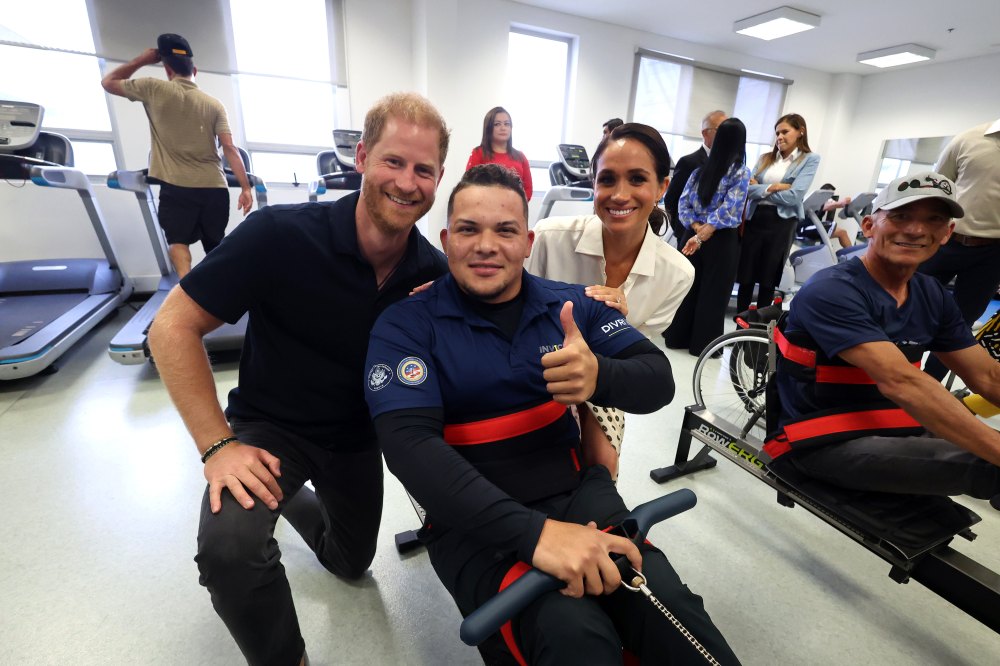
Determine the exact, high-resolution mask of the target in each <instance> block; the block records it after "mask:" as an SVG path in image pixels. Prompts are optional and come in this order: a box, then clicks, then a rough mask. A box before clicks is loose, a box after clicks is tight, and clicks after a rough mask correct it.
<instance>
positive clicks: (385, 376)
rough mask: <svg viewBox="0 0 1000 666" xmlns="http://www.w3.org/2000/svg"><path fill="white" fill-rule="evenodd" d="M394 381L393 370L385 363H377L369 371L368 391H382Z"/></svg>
mask: <svg viewBox="0 0 1000 666" xmlns="http://www.w3.org/2000/svg"><path fill="white" fill-rule="evenodd" d="M391 381H392V368H390V367H389V366H387V365H386V364H385V363H376V364H375V365H373V366H372V367H371V370H369V371H368V390H370V391H381V390H382V389H384V388H385V387H386V386H388V385H389V382H391Z"/></svg>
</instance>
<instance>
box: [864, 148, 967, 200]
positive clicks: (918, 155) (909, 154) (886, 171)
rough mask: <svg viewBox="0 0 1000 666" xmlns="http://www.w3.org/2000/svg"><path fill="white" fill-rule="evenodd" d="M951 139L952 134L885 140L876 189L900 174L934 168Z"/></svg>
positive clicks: (879, 188) (905, 174)
mask: <svg viewBox="0 0 1000 666" xmlns="http://www.w3.org/2000/svg"><path fill="white" fill-rule="evenodd" d="M949 141H951V137H950V136H922V137H914V138H910V139H886V140H885V141H883V142H882V159H881V162H880V163H879V170H878V175H877V177H876V182H875V191H876V192H878V191H880V190H881V189H882V188H883V187H885V186H886V185H888V184H889V183H891V182H892V181H893V180H895V179H896V178H899V177H900V176H908V175H910V174H911V173H917V172H918V171H930V170H931V169H933V168H934V164H935V163H936V162H937V159H938V156H939V155H940V154H941V151H943V150H944V148H945V146H947V145H948V142H949Z"/></svg>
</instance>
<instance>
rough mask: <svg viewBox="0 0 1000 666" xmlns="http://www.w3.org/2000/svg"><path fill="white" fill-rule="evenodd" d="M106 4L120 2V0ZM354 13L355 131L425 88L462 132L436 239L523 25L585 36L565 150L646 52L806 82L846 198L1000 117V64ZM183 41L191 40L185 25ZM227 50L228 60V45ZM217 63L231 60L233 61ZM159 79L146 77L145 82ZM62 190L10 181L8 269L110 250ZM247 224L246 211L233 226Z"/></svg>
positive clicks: (514, 6)
mask: <svg viewBox="0 0 1000 666" xmlns="http://www.w3.org/2000/svg"><path fill="white" fill-rule="evenodd" d="M103 1H104V3H105V4H108V5H112V4H114V3H115V2H117V1H118V0H103ZM143 1H144V2H145V1H147V0H143ZM218 1H219V0H216V2H218ZM135 4H138V3H135ZM344 14H345V25H346V28H347V38H346V45H345V47H346V53H347V77H348V84H349V86H350V101H351V125H352V126H353V127H354V128H360V127H361V125H362V121H363V119H364V114H365V111H366V110H367V109H368V108H369V106H370V105H371V104H372V103H373V102H374V101H375V100H376V99H378V98H379V97H381V96H382V95H384V94H386V93H388V92H392V91H396V90H416V91H418V92H422V93H424V94H426V95H428V96H429V97H430V98H431V100H432V101H433V102H434V103H435V104H436V105H437V106H438V107H439V108H440V110H441V112H442V113H443V114H444V116H445V118H446V119H447V121H448V123H449V125H450V126H451V128H452V141H451V150H450V153H449V156H448V159H447V161H446V163H445V167H446V171H445V177H444V179H443V181H442V184H441V187H440V189H439V196H438V201H437V203H436V204H435V206H434V208H433V209H432V211H431V213H430V214H429V215H428V217H427V219H426V220H425V221H424V223H423V224H422V225H421V227H422V230H423V231H424V232H425V233H426V234H427V235H428V236H429V237H430V238H432V239H434V240H435V242H436V239H437V235H438V234H437V230H438V229H440V228H441V227H442V226H443V222H444V217H445V213H444V210H445V203H446V201H447V194H448V193H449V192H450V191H451V188H452V187H453V186H454V184H455V183H456V182H457V181H458V179H459V177H460V176H461V174H462V171H463V170H464V167H465V163H466V161H467V159H468V155H469V151H470V150H471V149H472V147H473V146H475V145H477V144H478V143H479V137H480V132H481V127H482V117H483V114H484V113H485V112H486V111H487V110H488V109H489V108H491V107H492V106H495V105H497V104H503V102H504V100H502V99H500V96H501V95H502V88H503V82H504V76H505V71H506V62H507V35H508V30H509V29H510V27H511V25H512V24H518V25H524V26H531V27H535V28H540V29H543V30H551V31H555V32H559V33H565V34H569V35H573V36H575V37H576V38H577V40H578V42H577V43H578V49H579V50H578V54H577V55H578V60H577V74H576V78H575V82H574V85H573V87H572V98H571V99H570V109H571V112H570V118H569V122H568V125H567V127H566V136H565V137H553V139H552V142H553V145H554V144H556V143H557V142H558V141H559V140H560V139H565V140H567V141H569V142H571V143H580V144H582V145H584V146H588V147H592V146H594V145H596V143H597V139H598V137H599V133H600V128H601V124H602V123H603V122H604V121H605V120H607V119H608V118H611V117H614V116H620V117H623V118H624V117H626V116H627V112H628V100H629V94H630V89H631V82H632V74H633V66H634V54H635V50H636V49H637V48H646V49H652V50H658V51H665V52H670V53H675V54H679V55H686V56H689V57H692V58H695V59H697V60H700V61H704V62H710V63H713V64H716V65H720V66H724V67H729V68H733V69H739V68H748V69H754V70H758V71H765V72H769V73H773V74H778V75H781V76H785V77H786V78H790V79H793V80H794V81H795V83H794V85H792V86H791V87H790V89H789V92H788V96H787V99H786V104H785V110H786V111H787V112H796V113H800V114H802V115H803V116H804V117H805V118H806V119H807V121H808V123H809V133H810V143H811V145H812V147H813V149H814V150H816V151H817V152H819V153H820V154H821V155H822V156H823V161H822V163H821V167H820V170H819V173H818V174H817V183H821V182H824V181H828V180H829V181H832V182H834V183H835V184H836V185H837V186H838V187H839V188H840V189H841V190H843V191H856V190H863V189H867V188H868V187H869V186H870V184H871V179H872V175H873V174H874V169H875V164H876V161H877V158H878V155H879V152H880V149H881V142H882V140H883V139H885V138H895V137H908V136H927V135H941V134H953V133H955V132H957V131H959V130H961V129H964V128H965V127H968V126H971V125H973V124H975V123H979V122H985V121H986V120H988V119H993V118H996V117H997V116H998V115H1000V90H998V89H997V87H996V86H993V85H988V84H987V82H992V81H994V80H995V77H996V71H997V70H998V66H1000V56H992V57H989V58H980V59H976V60H968V61H960V62H953V63H943V64H940V65H930V66H924V67H918V68H913V69H909V70H903V71H898V72H887V73H878V74H873V75H870V76H866V77H858V76H856V75H839V76H832V75H829V74H826V73H822V72H816V71H813V70H808V69H804V68H801V67H796V66H794V65H787V64H781V63H777V62H773V61H768V60H763V59H760V58H751V57H747V56H742V55H740V54H736V53H732V52H728V51H721V50H717V49H713V48H711V47H708V46H705V45H701V44H695V43H692V42H685V41H681V40H677V39H671V38H667V37H662V36H659V35H654V34H651V33H647V32H643V31H638V30H633V29H629V28H622V27H619V26H614V25H610V24H604V23H598V22H596V21H592V20H589V19H581V18H577V17H573V16H569V15H566V14H561V13H558V12H552V11H547V10H542V9H538V8H534V7H529V6H526V5H522V4H519V3H515V2H509V1H508V0H380V1H379V2H370V1H368V0H345V1H344ZM222 15H224V12H215V11H212V12H207V13H204V14H199V15H198V16H197V19H198V21H206V20H211V21H217V20H220V19H218V18H216V17H217V16H222ZM191 20H194V19H191ZM189 22H190V21H189ZM140 28H141V30H143V31H146V32H148V31H149V30H150V28H149V26H148V25H141V26H139V25H137V26H136V29H137V30H139V29H140ZM218 28H219V31H218V33H216V34H224V27H223V26H222V25H219V26H218ZM178 32H181V33H182V34H183V30H178ZM116 34H121V33H120V31H117V30H114V31H112V30H105V31H103V40H102V41H103V44H102V45H101V48H102V50H103V51H104V52H105V53H109V54H116V55H118V56H120V57H121V58H123V59H124V58H128V57H131V56H132V55H135V54H133V53H131V52H125V51H126V50H127V49H134V47H135V45H134V44H131V43H126V42H125V41H122V42H120V43H116V42H115V41H114V39H115V37H114V36H115V35H116ZM192 46H195V45H192ZM217 50H219V51H220V53H221V48H220V49H217ZM195 53H196V54H197V53H198V49H197V47H195ZM217 59H218V60H222V57H221V55H220V56H219V57H218V58H217ZM115 64H117V63H115V62H112V63H109V64H108V66H109V67H113V66H114V65H115ZM157 71H158V70H156V69H147V70H143V72H142V75H147V74H151V73H155V72H157ZM159 71H162V70H159ZM197 80H198V83H199V85H200V86H202V87H203V88H204V89H205V90H206V91H207V92H209V93H210V94H212V95H215V96H217V97H219V98H220V99H221V100H222V101H223V102H224V103H225V104H226V106H227V107H228V108H229V109H231V110H232V109H234V108H235V98H236V91H235V87H234V83H233V80H232V78H231V77H229V76H225V75H221V74H212V73H207V72H206V73H202V74H200V75H199V76H198V79H197ZM95 85H96V82H95ZM111 110H112V114H113V119H114V121H115V123H116V126H117V128H118V131H119V133H120V140H121V146H122V149H123V155H124V158H125V165H123V166H126V167H128V168H139V167H141V166H144V165H145V162H146V155H147V154H148V151H149V136H148V129H147V125H146V118H145V114H144V113H143V110H142V106H141V105H140V104H133V103H130V102H128V101H126V100H123V99H118V98H115V99H113V100H112V103H111ZM230 120H231V122H232V124H233V126H234V127H233V129H234V136H236V137H240V136H241V134H242V132H241V130H240V128H239V118H238V117H237V115H236V114H235V113H233V112H231V113H230ZM527 120H528V121H530V119H527ZM517 121H518V122H525V119H517ZM530 157H532V158H534V159H540V158H539V157H536V156H530ZM677 157H680V156H679V155H675V156H674V158H675V159H676V158H677ZM541 159H544V156H542V157H541ZM95 189H96V190H97V191H98V198H99V201H100V202H101V205H102V206H103V207H104V212H105V214H106V216H107V217H108V222H109V226H110V227H111V232H112V234H113V236H114V239H115V241H116V244H117V245H118V246H119V250H120V252H121V253H122V263H123V265H124V267H125V269H126V271H127V272H129V274H130V275H132V276H133V277H135V278H139V283H140V284H139V286H140V288H151V287H150V285H155V282H156V276H157V274H158V271H157V268H156V263H155V261H154V258H153V254H152V249H151V248H149V247H148V241H147V240H146V237H145V232H144V231H143V230H142V228H141V223H140V218H139V214H138V210H137V208H136V206H137V204H136V203H135V201H134V198H133V197H132V195H130V194H126V193H122V192H114V191H107V189H106V188H105V187H103V186H95ZM51 194H53V193H52V191H46V190H41V188H37V187H34V186H32V185H30V184H29V185H27V186H25V187H24V188H22V189H15V188H11V187H6V186H0V211H2V212H0V216H2V217H0V260H11V259H18V258H28V257H58V256H95V255H99V254H100V252H99V248H98V246H97V243H96V240H94V239H93V238H92V233H91V232H90V229H89V223H88V222H87V219H86V216H85V214H84V211H83V207H82V206H80V205H79V204H78V203H77V202H76V201H75V196H74V195H72V194H71V193H62V192H60V193H56V194H59V195H63V194H67V195H68V196H46V195H51ZM269 199H270V202H271V203H297V202H302V201H305V200H306V192H305V190H304V188H299V189H297V190H296V189H292V188H281V187H271V188H270V191H269ZM540 199H541V197H540V196H539V197H536V199H535V201H534V202H533V203H532V206H531V214H532V218H534V216H535V214H536V212H537V210H538V206H539V204H540ZM234 206H235V197H234ZM562 206H563V207H562V208H560V207H559V206H557V208H556V210H554V211H553V212H554V213H555V214H564V213H575V212H577V211H579V210H581V209H582V210H586V208H587V206H586V205H582V204H576V205H575V206H571V205H566V204H563V205H562ZM241 218H242V216H241V215H240V214H238V213H236V212H235V211H234V212H233V215H232V217H231V225H234V224H238V223H239V221H240V219H241ZM230 228H232V227H230ZM196 256H197V250H196Z"/></svg>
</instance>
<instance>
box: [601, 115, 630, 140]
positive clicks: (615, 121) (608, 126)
mask: <svg viewBox="0 0 1000 666" xmlns="http://www.w3.org/2000/svg"><path fill="white" fill-rule="evenodd" d="M624 124H625V121H624V120H622V119H621V118H612V119H611V120H609V121H607V122H606V123H604V125H602V126H601V130H602V132H603V135H602V137H601V138H602V139H603V138H607V136H608V135H609V134H611V130H613V129H614V128H616V127H619V126H621V125H624Z"/></svg>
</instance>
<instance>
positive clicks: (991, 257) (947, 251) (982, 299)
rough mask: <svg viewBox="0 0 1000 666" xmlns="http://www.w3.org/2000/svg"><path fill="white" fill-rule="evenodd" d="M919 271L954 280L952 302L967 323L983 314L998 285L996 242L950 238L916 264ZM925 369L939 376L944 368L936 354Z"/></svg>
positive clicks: (943, 280)
mask: <svg viewBox="0 0 1000 666" xmlns="http://www.w3.org/2000/svg"><path fill="white" fill-rule="evenodd" d="M917 270H919V271H920V272H921V273H925V274H927V275H931V276H933V277H936V278H937V279H938V280H940V281H941V283H942V284H948V283H949V282H951V280H952V279H953V278H954V280H955V289H954V292H953V293H954V295H955V302H956V303H958V309H959V310H960V311H961V312H962V318H963V319H965V323H967V324H968V325H969V326H972V324H973V323H974V322H975V321H976V318H978V317H979V315H981V314H983V311H984V310H986V306H987V305H989V302H990V299H991V298H993V296H994V294H996V293H997V286H998V285H1000V243H994V244H993V245H978V246H967V245H960V244H959V243H958V242H956V241H954V240H952V242H950V243H946V244H944V245H942V246H941V247H940V248H939V249H938V251H937V253H935V255H934V256H933V257H931V258H930V259H928V260H927V261H925V262H924V263H922V264H920V268H918V269H917ZM925 370H926V371H927V372H928V373H929V374H931V375H932V376H934V377H937V378H938V379H941V378H942V377H944V376H945V374H946V373H947V371H948V370H947V368H945V367H944V364H942V363H941V361H939V360H937V357H936V356H933V355H932V356H931V358H930V359H929V360H928V361H927V367H926V368H925Z"/></svg>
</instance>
